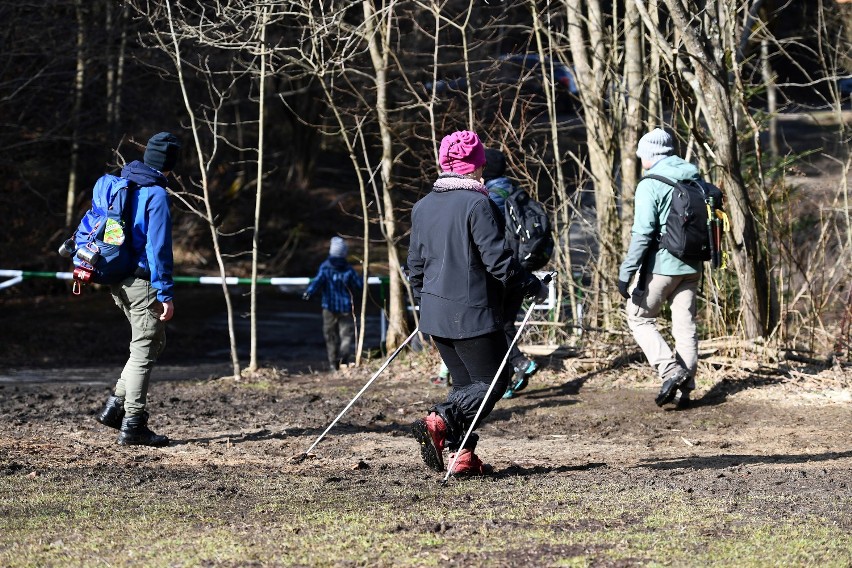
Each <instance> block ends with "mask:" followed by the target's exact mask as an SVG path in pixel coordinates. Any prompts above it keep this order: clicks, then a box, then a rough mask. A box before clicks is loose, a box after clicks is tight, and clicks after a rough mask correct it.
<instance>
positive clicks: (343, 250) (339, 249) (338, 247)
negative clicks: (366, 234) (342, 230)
mask: <svg viewBox="0 0 852 568" xmlns="http://www.w3.org/2000/svg"><path fill="white" fill-rule="evenodd" d="M348 252H349V247H348V246H346V241H344V240H343V239H342V238H340V237H331V246H329V247H328V256H344V257H345V256H346V254H347V253H348Z"/></svg>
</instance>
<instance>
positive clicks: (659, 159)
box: [618, 128, 702, 408]
mask: <svg viewBox="0 0 852 568" xmlns="http://www.w3.org/2000/svg"><path fill="white" fill-rule="evenodd" d="M636 155H637V156H638V157H639V158H640V159H641V160H642V169H643V170H645V171H646V173H649V174H657V175H660V176H663V177H666V178H669V179H671V180H673V181H680V180H688V179H698V178H699V177H700V176H699V172H698V168H697V167H696V166H695V165H693V164H691V163H689V162H687V161H685V160H683V159H682V158H680V157H679V156H677V155H675V154H674V142H673V139H672V136H671V135H670V134H669V133H668V132H666V131H665V130H663V129H661V128H655V129H654V130H652V131H651V132H649V133H647V134H645V135H644V136H643V137H642V138H641V139H640V140H639V144H638V146H637V149H636ZM671 201H672V186H670V185H667V184H665V183H663V182H661V181H657V180H653V179H642V180H640V181H639V184H638V185H637V186H636V194H635V200H634V213H633V228H632V230H631V238H630V246H629V247H628V249H627V255H626V257H625V259H624V262H622V264H621V269H620V270H619V274H618V290H619V292H620V293H621V295H622V296H623V297H624V298H625V299H626V300H627V306H626V311H627V324H628V326H629V327H630V331H631V332H632V333H633V338H634V339H635V340H636V343H638V344H639V347H640V348H641V349H642V352H643V353H644V354H645V356H646V357H647V358H648V362H649V363H650V364H651V366H652V367H654V369H656V371H657V373H658V375H659V377H660V380H661V381H662V386H661V387H660V392H659V394H658V395H657V398H656V403H657V405H658V406H663V405H664V404H668V403H671V402H674V403H675V404H676V407H677V408H686V407H687V406H689V403H690V393H691V391H692V390H693V389H694V388H695V370H696V367H697V364H698V334H697V332H696V326H695V297H696V294H697V290H698V283H699V281H700V279H701V269H702V263H701V261H691V262H687V261H683V260H681V259H679V258H677V257H675V256H674V255H672V254H671V253H670V252H669V251H667V250H665V249H663V248H661V247H659V246H658V240H659V236H660V235H661V234H663V233H665V232H666V218H667V217H668V214H669V208H670V207H671ZM665 302H669V304H670V306H671V314H672V337H673V338H674V341H675V349H674V351H672V349H671V347H669V345H668V343H667V342H666V340H665V339H664V338H663V336H662V335H661V334H660V332H659V330H658V329H657V316H658V315H659V314H660V310H661V308H662V307H663V304H664V303H665ZM678 394H679V396H678Z"/></svg>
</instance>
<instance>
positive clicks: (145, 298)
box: [110, 276, 166, 416]
mask: <svg viewBox="0 0 852 568" xmlns="http://www.w3.org/2000/svg"><path fill="white" fill-rule="evenodd" d="M110 291H111V292H112V299H113V300H115V304H116V305H117V306H118V307H119V308H121V309H122V311H123V312H124V315H125V316H126V317H127V321H129V322H130V356H129V357H128V358H127V363H125V365H124V370H123V371H122V372H121V378H120V379H118V382H116V384H115V396H123V397H124V411H125V412H126V413H127V415H128V416H138V415H139V414H142V412H143V411H144V410H145V404H146V402H147V397H148V382H149V381H150V379H151V369H153V368H154V363H155V362H156V361H157V358H158V357H159V356H160V354H161V353H162V352H163V348H164V347H165V346H166V322H164V321H160V315H161V314H162V313H163V305H162V304H161V303H160V302H159V301H158V300H157V290H155V289H154V288H153V286H151V283H150V282H148V281H147V280H142V279H141V278H136V277H134V276H131V277H130V278H127V279H125V280H123V281H122V282H121V283H120V284H116V285H114V286H112V287H111V288H110Z"/></svg>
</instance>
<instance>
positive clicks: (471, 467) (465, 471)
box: [450, 448, 494, 475]
mask: <svg viewBox="0 0 852 568" xmlns="http://www.w3.org/2000/svg"><path fill="white" fill-rule="evenodd" d="M458 455H459V458H458V461H456V464H455V465H454V466H453V471H452V474H453V475H486V474H488V473H491V472H492V471H494V468H493V467H491V466H490V465H488V464H487V463H482V460H481V459H479V456H477V455H476V454H475V453H473V452H472V451H470V450H468V449H464V448H463V449H461V450H460V451H459V454H458ZM455 457H456V454H454V453H453V454H450V463H453V459H454V458H455Z"/></svg>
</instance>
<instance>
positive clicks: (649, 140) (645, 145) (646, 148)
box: [636, 128, 674, 162]
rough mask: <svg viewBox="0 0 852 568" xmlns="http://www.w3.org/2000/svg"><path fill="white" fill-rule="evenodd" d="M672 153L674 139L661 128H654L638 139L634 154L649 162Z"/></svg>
mask: <svg viewBox="0 0 852 568" xmlns="http://www.w3.org/2000/svg"><path fill="white" fill-rule="evenodd" d="M673 153H674V141H673V140H672V136H671V134H669V133H668V132H666V131H665V130H663V129H662V128H655V129H654V130H652V131H651V132H649V133H648V134H646V135H645V136H643V137H642V138H640V139H639V145H638V146H637V147H636V155H637V156H639V157H640V158H642V159H643V160H647V161H649V162H656V161H658V160H659V159H660V158H664V157H666V156H671V155H672V154H673Z"/></svg>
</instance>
